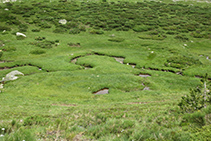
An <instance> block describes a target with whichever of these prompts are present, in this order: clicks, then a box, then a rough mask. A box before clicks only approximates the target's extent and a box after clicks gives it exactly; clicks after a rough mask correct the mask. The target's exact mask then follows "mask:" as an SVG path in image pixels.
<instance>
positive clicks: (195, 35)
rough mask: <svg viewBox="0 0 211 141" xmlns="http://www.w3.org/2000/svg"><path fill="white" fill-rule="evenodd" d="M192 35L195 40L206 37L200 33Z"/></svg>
mask: <svg viewBox="0 0 211 141" xmlns="http://www.w3.org/2000/svg"><path fill="white" fill-rule="evenodd" d="M190 35H191V36H193V37H194V38H203V37H204V35H203V34H201V33H198V32H192V33H191V34H190Z"/></svg>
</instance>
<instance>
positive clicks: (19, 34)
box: [16, 32, 26, 37]
mask: <svg viewBox="0 0 211 141" xmlns="http://www.w3.org/2000/svg"><path fill="white" fill-rule="evenodd" d="M16 36H23V37H26V35H25V34H23V33H20V32H17V33H16Z"/></svg>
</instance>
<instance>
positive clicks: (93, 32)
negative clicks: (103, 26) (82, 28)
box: [89, 29, 104, 35]
mask: <svg viewBox="0 0 211 141" xmlns="http://www.w3.org/2000/svg"><path fill="white" fill-rule="evenodd" d="M89 33H91V34H99V35H101V34H104V32H103V31H102V30H95V29H92V30H91V31H89Z"/></svg>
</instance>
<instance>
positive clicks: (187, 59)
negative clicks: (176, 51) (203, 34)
mask: <svg viewBox="0 0 211 141" xmlns="http://www.w3.org/2000/svg"><path fill="white" fill-rule="evenodd" d="M200 64H202V63H201V62H200V61H199V59H197V58H194V57H191V56H182V55H177V56H172V57H170V58H168V59H167V63H165V65H166V66H168V67H173V68H178V69H182V68H185V67H188V66H192V65H200Z"/></svg>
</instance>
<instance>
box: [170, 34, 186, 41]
mask: <svg viewBox="0 0 211 141" xmlns="http://www.w3.org/2000/svg"><path fill="white" fill-rule="evenodd" d="M174 39H177V40H181V41H189V38H188V37H187V36H186V35H184V34H180V35H177V36H175V37H174Z"/></svg>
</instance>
